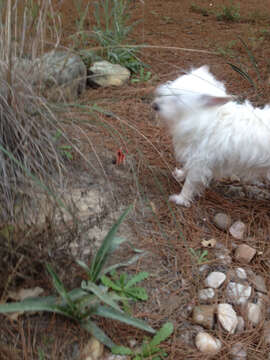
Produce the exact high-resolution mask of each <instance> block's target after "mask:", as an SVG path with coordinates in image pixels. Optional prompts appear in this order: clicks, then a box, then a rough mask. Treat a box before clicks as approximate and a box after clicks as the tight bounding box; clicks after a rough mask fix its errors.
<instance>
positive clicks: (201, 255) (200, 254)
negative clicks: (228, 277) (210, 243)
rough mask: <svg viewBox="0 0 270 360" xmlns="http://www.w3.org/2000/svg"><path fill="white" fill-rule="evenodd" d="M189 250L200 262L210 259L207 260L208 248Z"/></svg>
mask: <svg viewBox="0 0 270 360" xmlns="http://www.w3.org/2000/svg"><path fill="white" fill-rule="evenodd" d="M189 251H190V253H191V255H192V256H193V258H194V259H195V261H196V262H197V263H198V264H203V263H204V262H206V261H208V260H207V256H208V251H207V250H194V249H192V248H190V249H189Z"/></svg>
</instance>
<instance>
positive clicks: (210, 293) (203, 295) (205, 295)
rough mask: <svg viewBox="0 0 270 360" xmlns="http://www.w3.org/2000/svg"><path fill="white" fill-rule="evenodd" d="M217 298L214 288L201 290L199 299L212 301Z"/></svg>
mask: <svg viewBox="0 0 270 360" xmlns="http://www.w3.org/2000/svg"><path fill="white" fill-rule="evenodd" d="M214 296H215V290H214V289H212V288H206V289H201V290H200V291H199V294H198V297H199V299H200V300H210V299H213V297H214Z"/></svg>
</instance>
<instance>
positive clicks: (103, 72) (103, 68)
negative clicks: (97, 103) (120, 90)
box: [88, 60, 130, 86]
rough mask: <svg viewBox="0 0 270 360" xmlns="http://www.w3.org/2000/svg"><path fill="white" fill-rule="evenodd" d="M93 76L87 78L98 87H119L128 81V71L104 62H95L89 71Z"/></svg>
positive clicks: (117, 65)
mask: <svg viewBox="0 0 270 360" xmlns="http://www.w3.org/2000/svg"><path fill="white" fill-rule="evenodd" d="M89 70H90V71H91V72H92V73H93V75H91V76H89V77H88V78H89V79H90V80H91V81H93V82H95V83H96V84H98V85H100V86H121V85H123V84H124V83H125V82H127V81H128V79H129V77H130V71H129V70H128V69H127V68H125V67H123V66H121V65H119V64H111V63H110V62H108V61H106V60H102V61H97V62H95V63H94V64H93V65H92V66H91V67H90V69H89Z"/></svg>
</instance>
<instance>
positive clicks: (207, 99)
mask: <svg viewBox="0 0 270 360" xmlns="http://www.w3.org/2000/svg"><path fill="white" fill-rule="evenodd" d="M200 100H201V101H202V103H203V106H205V107H213V106H221V105H224V104H226V103H227V102H229V101H232V100H233V98H232V96H212V95H205V94H204V95H201V98H200Z"/></svg>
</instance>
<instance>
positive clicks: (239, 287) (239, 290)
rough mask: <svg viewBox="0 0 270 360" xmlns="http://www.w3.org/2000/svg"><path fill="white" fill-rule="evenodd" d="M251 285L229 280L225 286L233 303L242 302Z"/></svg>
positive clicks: (245, 299)
mask: <svg viewBox="0 0 270 360" xmlns="http://www.w3.org/2000/svg"><path fill="white" fill-rule="evenodd" d="M251 290H252V288H251V286H249V285H243V284H239V283H236V282H233V281H231V282H229V284H228V286H227V296H228V298H229V300H230V301H232V302H233V303H234V304H244V303H245V302H247V301H248V299H249V297H250V295H251Z"/></svg>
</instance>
